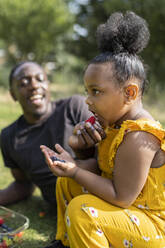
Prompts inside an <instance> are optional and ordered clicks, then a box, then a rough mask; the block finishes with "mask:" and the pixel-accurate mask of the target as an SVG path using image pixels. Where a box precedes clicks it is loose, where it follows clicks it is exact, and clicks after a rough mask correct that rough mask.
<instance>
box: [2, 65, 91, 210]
mask: <svg viewBox="0 0 165 248" xmlns="http://www.w3.org/2000/svg"><path fill="white" fill-rule="evenodd" d="M10 93H11V95H12V97H13V99H14V100H15V101H18V102H19V104H20V105H21V108H22V111H23V115H21V116H20V117H19V118H18V119H17V120H16V121H15V122H13V123H12V124H11V125H9V126H8V127H6V128H4V129H3V130H2V132H1V140H0V141H1V150H2V155H3V159H4V164H5V166H6V167H8V168H10V169H11V173H12V175H13V178H14V182H12V183H11V184H10V185H9V186H8V187H7V188H5V189H2V190H0V205H7V204H10V203H14V202H16V201H20V200H23V199H25V198H26V197H28V196H30V195H31V194H32V192H33V190H34V185H37V186H38V187H39V188H40V190H41V192H42V196H43V198H44V199H45V200H46V201H47V202H49V203H50V204H55V203H56V197H55V185H56V177H55V176H54V175H53V174H52V172H51V171H50V170H49V168H48V166H47V164H46V163H45V160H44V157H43V155H42V153H41V151H40V145H46V146H48V147H50V148H51V149H54V145H55V144H56V143H59V144H60V145H62V146H63V147H64V148H65V149H66V150H67V151H68V152H70V153H71V154H72V153H73V151H72V149H71V148H70V147H69V145H68V138H69V137H70V136H71V134H72V131H73V128H74V126H75V125H76V124H77V123H78V122H81V121H83V120H85V119H87V118H89V116H90V113H89V112H88V110H87V105H86V104H85V101H84V98H83V97H82V96H78V95H77V96H76V95H75V96H72V97H70V98H67V99H61V100H58V101H54V102H51V101H50V92H49V82H48V79H47V76H46V74H45V72H44V71H43V69H42V68H41V66H40V65H38V64H37V63H34V62H28V61H27V62H23V63H20V64H18V65H16V67H14V68H13V70H12V71H11V74H10Z"/></svg>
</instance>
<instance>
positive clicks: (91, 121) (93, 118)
mask: <svg viewBox="0 0 165 248" xmlns="http://www.w3.org/2000/svg"><path fill="white" fill-rule="evenodd" d="M95 121H96V118H95V117H94V116H91V117H90V118H89V119H87V120H86V121H85V122H90V123H91V124H92V125H93V124H94V123H95Z"/></svg>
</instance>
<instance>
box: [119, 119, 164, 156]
mask: <svg viewBox="0 0 165 248" xmlns="http://www.w3.org/2000/svg"><path fill="white" fill-rule="evenodd" d="M133 131H144V132H148V133H150V134H152V135H154V136H156V137H157V138H158V139H159V140H160V142H161V149H162V150H164V151H165V129H164V128H163V127H162V125H161V124H160V122H159V121H155V120H151V119H147V118H141V119H137V120H126V121H124V122H123V123H122V125H121V130H120V132H121V134H123V135H124V134H126V133H129V132H133Z"/></svg>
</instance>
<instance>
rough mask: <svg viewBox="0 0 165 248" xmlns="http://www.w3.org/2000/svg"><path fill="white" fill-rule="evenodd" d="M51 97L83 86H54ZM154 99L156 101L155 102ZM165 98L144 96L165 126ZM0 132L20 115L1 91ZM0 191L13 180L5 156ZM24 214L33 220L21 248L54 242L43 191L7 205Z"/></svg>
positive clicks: (53, 226)
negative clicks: (42, 195)
mask: <svg viewBox="0 0 165 248" xmlns="http://www.w3.org/2000/svg"><path fill="white" fill-rule="evenodd" d="M51 92H52V98H54V99H55V98H60V97H66V96H69V95H71V94H73V93H75V92H76V93H82V92H83V88H82V86H80V85H79V86H76V87H75V85H74V84H73V85H72V84H70V85H69V86H66V85H65V84H62V85H60V86H57V85H52V86H51ZM153 99H154V101H153ZM163 99H164V95H162V96H160V95H157V96H156V97H154V98H153V96H151V97H145V98H144V100H145V106H146V108H147V109H148V110H149V111H150V112H151V113H152V114H153V116H154V117H155V118H156V119H157V120H160V122H161V123H162V124H163V125H164V126H165V111H164V105H163ZM0 106H1V107H0V130H1V129H2V128H3V127H5V126H7V125H8V124H9V123H11V122H12V121H14V120H15V119H16V118H17V117H18V116H19V115H20V113H21V109H20V108H19V105H18V104H17V103H14V102H13V101H12V99H11V97H10V95H9V94H8V93H7V92H6V91H3V90H2V89H0ZM0 173H1V180H0V189H2V188H3V187H5V186H7V185H8V184H9V183H10V182H11V181H12V177H11V175H10V172H9V170H8V169H7V168H5V167H4V166H3V161H2V157H1V155H0ZM8 207H9V208H10V209H12V210H15V211H17V212H19V213H21V214H24V215H26V216H27V217H28V218H29V219H30V226H29V228H28V229H27V230H26V231H25V232H24V235H23V241H22V243H20V244H19V246H18V247H19V248H29V247H32V248H41V247H44V246H46V245H47V244H48V243H49V242H50V240H51V239H53V237H54V234H55V230H56V216H55V214H54V212H53V210H52V209H49V208H48V206H47V205H46V203H45V202H44V201H43V200H42V199H41V195H40V191H39V190H38V189H36V190H35V192H34V194H33V196H32V197H31V198H30V199H27V200H24V201H22V202H21V203H17V204H13V205H10V206H8ZM41 212H44V213H45V216H43V217H40V213H41Z"/></svg>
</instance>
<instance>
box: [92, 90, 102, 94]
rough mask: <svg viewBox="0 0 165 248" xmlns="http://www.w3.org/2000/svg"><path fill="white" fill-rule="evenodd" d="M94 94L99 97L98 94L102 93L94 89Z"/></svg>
mask: <svg viewBox="0 0 165 248" xmlns="http://www.w3.org/2000/svg"><path fill="white" fill-rule="evenodd" d="M92 93H93V94H94V95H98V94H99V93H100V91H99V90H96V89H93V90H92Z"/></svg>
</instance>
